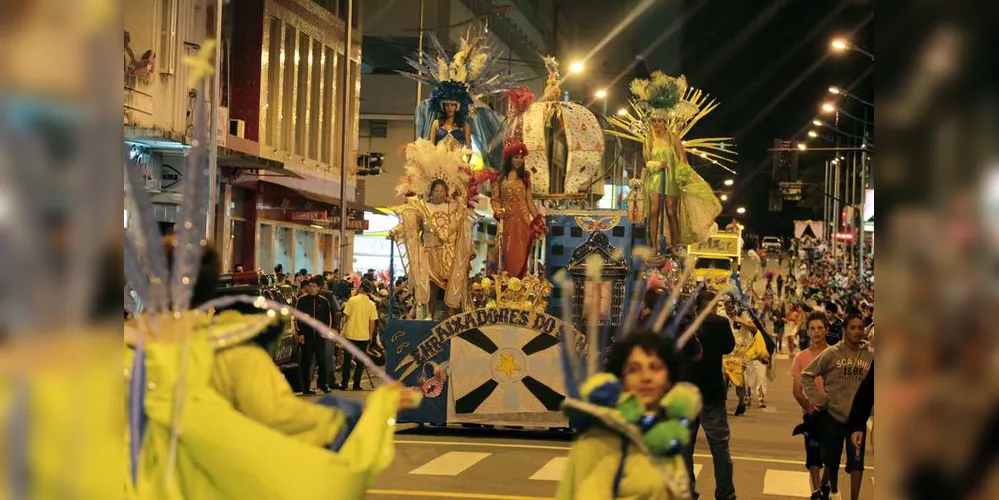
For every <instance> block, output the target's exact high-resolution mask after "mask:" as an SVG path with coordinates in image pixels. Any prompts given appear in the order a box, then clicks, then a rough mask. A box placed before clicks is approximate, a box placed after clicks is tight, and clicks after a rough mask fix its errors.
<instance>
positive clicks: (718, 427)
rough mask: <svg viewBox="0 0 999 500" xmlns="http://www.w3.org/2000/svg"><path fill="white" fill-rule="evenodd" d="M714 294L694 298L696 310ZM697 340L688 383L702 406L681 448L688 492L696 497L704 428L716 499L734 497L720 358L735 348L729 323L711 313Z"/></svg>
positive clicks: (724, 385) (698, 331)
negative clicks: (697, 462) (696, 466)
mask: <svg viewBox="0 0 999 500" xmlns="http://www.w3.org/2000/svg"><path fill="white" fill-rule="evenodd" d="M712 300H714V294H713V293H711V292H708V291H702V292H701V293H700V294H698V295H697V308H698V310H701V311H703V310H704V308H706V307H707V306H708V305H709V304H711V301H712ZM696 335H697V337H696V338H697V340H698V341H699V342H700V344H701V356H700V359H697V360H694V361H691V362H689V363H688V367H687V372H688V380H689V381H690V382H691V383H692V384H694V385H696V386H697V388H698V389H700V391H701V397H702V398H703V401H704V407H703V409H702V410H701V414H700V416H699V417H698V418H697V419H695V420H694V421H693V422H692V423H691V427H690V429H691V430H690V433H691V434H690V436H691V437H690V444H689V445H688V446H687V447H686V448H685V449H684V458H685V459H686V462H687V473H688V474H689V475H690V492H691V495H692V497H693V498H695V499H696V498H697V497H698V494H697V485H696V480H695V478H694V443H695V442H696V441H697V432H698V430H699V429H701V428H703V429H704V435H705V437H707V439H708V447H709V448H710V449H711V460H712V463H713V465H714V474H715V498H718V499H733V498H735V485H734V482H733V479H732V475H733V466H732V455H731V452H730V450H729V438H730V432H729V426H728V412H727V410H726V408H725V399H726V396H727V393H728V387H727V386H726V383H725V376H724V375H723V373H722V358H724V357H725V355H727V354H729V353H731V352H732V350H733V349H735V336H734V335H733V334H732V326H731V324H730V323H729V321H728V320H727V319H725V318H723V317H721V316H719V315H718V314H715V313H714V312H712V313H710V314H709V315H708V316H707V318H705V320H704V323H702V324H701V327H700V328H699V329H698V330H697V333H696Z"/></svg>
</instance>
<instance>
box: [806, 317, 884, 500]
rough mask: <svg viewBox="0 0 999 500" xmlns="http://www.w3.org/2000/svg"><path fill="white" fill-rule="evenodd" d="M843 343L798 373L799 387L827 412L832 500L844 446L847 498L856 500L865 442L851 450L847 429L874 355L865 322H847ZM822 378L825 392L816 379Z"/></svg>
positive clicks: (836, 497) (825, 449) (825, 451)
mask: <svg viewBox="0 0 999 500" xmlns="http://www.w3.org/2000/svg"><path fill="white" fill-rule="evenodd" d="M845 324H846V331H845V334H844V335H843V339H842V340H841V341H840V342H839V343H838V344H835V345H833V346H830V347H829V348H827V349H826V350H824V351H822V353H821V354H819V355H818V357H816V358H815V360H814V361H812V362H811V364H809V365H808V367H806V368H805V369H804V370H803V371H802V372H801V386H802V389H803V390H804V393H805V396H806V397H807V398H808V401H809V402H810V403H811V405H812V407H813V408H814V409H816V410H826V413H825V414H824V415H823V417H822V419H823V424H822V462H823V464H824V465H825V476H826V479H828V481H829V486H830V491H831V492H830V496H829V498H830V499H831V500H840V498H841V496H840V494H839V465H840V458H841V455H842V454H843V445H844V443H846V471H847V473H849V474H850V498H851V499H852V500H859V498H860V486H861V484H862V482H863V479H864V449H865V446H864V440H861V443H860V446H859V447H854V443H853V441H852V440H851V439H850V431H851V429H850V428H849V427H848V426H847V421H848V419H849V416H850V409H851V408H852V406H853V398H854V396H856V394H857V390H858V389H859V388H860V384H861V382H862V381H863V380H864V378H865V377H866V376H867V372H868V371H869V370H870V369H871V364H872V363H873V362H874V352H873V351H871V349H870V347H868V346H867V345H866V344H865V343H864V334H865V332H864V320H863V319H862V318H861V317H860V316H856V315H850V316H848V317H847V318H846V323H845ZM819 377H821V379H822V382H823V386H824V388H823V389H824V390H820V389H819V387H818V385H817V383H816V379H817V378H819Z"/></svg>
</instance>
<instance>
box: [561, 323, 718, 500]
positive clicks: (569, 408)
mask: <svg viewBox="0 0 999 500" xmlns="http://www.w3.org/2000/svg"><path fill="white" fill-rule="evenodd" d="M681 359H682V358H681V356H680V353H678V352H677V349H676V344H675V342H674V339H673V338H671V337H667V336H664V335H661V334H659V333H656V332H653V331H651V330H647V329H643V330H639V331H637V332H634V333H631V334H629V335H626V336H624V338H622V339H621V340H619V341H618V342H616V343H615V344H613V345H612V346H611V348H610V352H609V353H608V355H607V366H606V372H604V373H598V374H596V375H594V376H592V377H590V378H589V379H588V380H587V381H586V382H585V383H584V384H583V385H582V387H581V389H580V399H567V400H566V402H565V405H564V410H565V412H566V413H567V414H568V415H569V421H570V424H572V425H573V427H574V428H576V429H577V431H579V437H577V438H576V441H575V442H574V443H573V445H572V449H571V450H570V452H569V462H568V464H567V465H566V469H565V475H564V476H563V478H562V482H561V483H560V484H559V488H558V493H557V494H556V498H558V499H570V498H571V499H576V500H578V499H590V498H592V499H606V498H641V499H654V500H671V499H683V498H689V497H690V477H689V476H688V473H687V469H686V466H685V465H684V461H683V457H682V454H681V452H682V450H683V448H684V446H686V445H687V444H688V443H689V441H690V437H691V434H690V428H689V425H690V422H691V421H693V419H695V418H696V417H697V414H698V413H699V412H700V409H701V395H700V392H699V391H698V390H697V388H696V387H694V386H693V385H691V384H688V383H684V382H679V380H681V372H682V362H681Z"/></svg>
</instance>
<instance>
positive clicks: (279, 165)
mask: <svg viewBox="0 0 999 500" xmlns="http://www.w3.org/2000/svg"><path fill="white" fill-rule="evenodd" d="M218 166H220V167H227V168H236V169H250V170H257V171H258V174H262V173H263V172H266V174H263V175H267V174H270V175H271V176H275V175H276V176H283V177H291V178H294V179H304V177H302V176H301V175H299V174H297V173H295V172H293V171H291V170H289V169H286V168H284V163H283V162H280V161H277V160H271V159H269V158H263V157H261V156H260V143H258V142H255V141H250V140H247V139H243V138H241V137H236V136H234V135H230V136H229V137H228V138H227V139H226V145H225V146H219V150H218Z"/></svg>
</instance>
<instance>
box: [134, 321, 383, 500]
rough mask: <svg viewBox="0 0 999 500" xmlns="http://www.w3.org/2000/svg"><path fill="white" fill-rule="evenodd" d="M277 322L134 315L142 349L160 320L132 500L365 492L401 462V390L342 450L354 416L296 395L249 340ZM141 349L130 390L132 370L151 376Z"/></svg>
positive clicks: (298, 497) (149, 347) (367, 413)
mask: <svg viewBox="0 0 999 500" xmlns="http://www.w3.org/2000/svg"><path fill="white" fill-rule="evenodd" d="M272 321H276V319H273V318H271V317H268V316H267V315H242V314H240V313H237V312H234V311H227V312H224V313H222V314H219V315H217V316H215V317H212V316H210V315H208V314H204V313H199V312H196V311H188V312H186V313H183V314H182V315H180V316H179V317H167V316H159V317H154V318H140V320H139V321H138V322H137V321H136V320H130V321H129V322H127V323H126V326H125V335H126V344H130V345H134V344H135V341H136V340H137V339H138V337H139V336H140V335H144V332H146V331H147V330H146V329H147V328H148V325H149V324H150V323H154V322H155V323H158V325H157V329H156V331H157V335H156V336H155V337H153V336H150V335H146V336H145V337H144V341H145V347H144V351H143V356H144V364H143V368H144V373H141V374H140V375H141V376H142V377H143V379H144V380H142V382H143V384H142V385H141V386H140V387H144V391H143V392H144V394H143V395H142V397H143V398H144V401H143V405H142V408H143V410H144V425H143V427H144V431H143V432H142V433H141V436H142V438H141V439H142V442H141V447H140V450H141V452H140V453H139V455H138V460H137V461H136V463H134V464H133V463H131V462H132V461H131V460H130V459H127V460H126V462H127V465H126V481H125V497H126V498H129V499H181V498H191V499H202V498H205V499H208V498H211V499H215V498H234V499H236V498H238V499H244V498H245V499H249V498H268V499H270V498H289V499H295V500H305V499H313V498H314V499H323V500H327V499H330V498H337V499H360V498H363V497H364V493H365V490H366V489H367V487H368V486H369V485H370V483H371V481H372V479H373V478H374V476H375V475H376V474H377V473H378V472H380V471H382V470H384V469H385V468H386V467H387V466H388V465H389V463H390V462H391V461H392V458H393V455H394V449H393V441H392V440H393V433H394V423H395V420H394V416H395V414H396V411H397V409H398V406H399V402H400V397H401V393H400V390H399V389H398V388H395V387H382V388H379V389H377V390H375V391H374V392H373V393H372V394H371V395H370V396H369V397H368V398H367V402H366V405H365V409H364V413H363V414H362V415H361V418H360V420H359V422H358V423H357V425H356V427H355V428H354V429H353V431H352V432H351V434H350V436H349V437H348V438H347V440H346V442H345V443H344V445H343V447H342V448H341V449H340V451H339V452H332V451H330V450H329V449H327V448H326V446H328V445H330V444H331V443H332V442H333V440H334V438H335V437H336V435H337V434H338V433H339V432H340V431H341V430H342V429H343V426H344V416H343V414H341V413H340V412H339V411H338V410H335V409H331V408H325V407H322V406H319V405H315V404H311V403H308V402H305V401H302V400H299V399H297V398H295V397H294V395H293V394H292V393H291V388H290V387H289V386H288V384H287V382H286V381H285V379H284V377H283V376H282V374H281V373H280V371H279V370H278V369H277V367H276V366H275V365H274V363H273V361H272V360H271V359H270V357H269V355H268V354H267V352H266V351H265V350H263V349H262V348H259V347H257V346H255V345H243V343H244V342H246V341H247V340H248V339H250V338H252V337H253V336H254V335H256V334H258V333H259V332H260V331H262V330H263V329H264V328H265V327H266V326H267V325H268V324H270V323H271V322H272ZM140 322H141V323H140ZM136 355H137V350H136V349H134V348H129V349H126V351H125V368H126V375H127V376H126V379H127V380H126V397H127V398H128V397H130V396H132V395H131V394H128V393H129V387H130V386H131V387H135V386H134V385H132V384H130V383H129V382H131V379H130V378H129V377H130V376H131V375H133V374H137V373H140V372H141V370H138V371H137V370H133V368H136V367H135V366H133V364H134V362H135V360H136ZM126 406H128V405H126ZM131 435H132V434H131V433H130V432H126V436H125V449H126V457H130V453H129V447H130V444H131V443H130V436H131ZM173 440H176V441H175V444H174V445H172V444H171V441H173ZM362 443H363V445H362ZM172 447H175V448H174V449H173V450H172ZM132 467H134V478H135V479H134V481H133V480H132V478H133V471H132V470H131V469H132ZM303 478H307V480H303Z"/></svg>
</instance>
